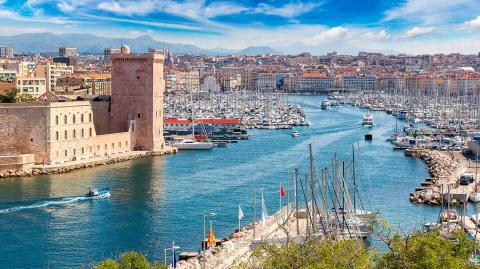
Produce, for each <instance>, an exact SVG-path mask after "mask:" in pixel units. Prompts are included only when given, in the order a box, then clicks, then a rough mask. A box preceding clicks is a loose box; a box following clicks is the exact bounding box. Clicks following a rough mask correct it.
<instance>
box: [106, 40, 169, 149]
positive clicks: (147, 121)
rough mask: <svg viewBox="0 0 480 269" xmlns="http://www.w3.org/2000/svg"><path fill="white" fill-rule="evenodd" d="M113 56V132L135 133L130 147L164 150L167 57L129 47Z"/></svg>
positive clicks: (123, 48)
mask: <svg viewBox="0 0 480 269" xmlns="http://www.w3.org/2000/svg"><path fill="white" fill-rule="evenodd" d="M121 52H122V53H119V54H114V55H112V100H111V110H110V116H111V131H112V132H126V131H128V130H129V128H130V129H131V130H132V131H133V132H132V136H133V137H132V145H131V147H132V148H134V149H137V150H147V151H161V150H162V148H163V147H164V144H165V142H164V139H163V92H164V90H165V80H164V78H163V61H164V56H163V55H161V54H155V53H147V54H130V49H129V48H128V46H122V49H121Z"/></svg>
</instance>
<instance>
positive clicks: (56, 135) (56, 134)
mask: <svg viewBox="0 0 480 269" xmlns="http://www.w3.org/2000/svg"><path fill="white" fill-rule="evenodd" d="M55 139H56V140H57V141H58V131H56V132H55Z"/></svg>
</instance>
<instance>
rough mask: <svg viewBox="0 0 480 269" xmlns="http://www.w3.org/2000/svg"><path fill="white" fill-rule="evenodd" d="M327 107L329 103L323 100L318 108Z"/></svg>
mask: <svg viewBox="0 0 480 269" xmlns="http://www.w3.org/2000/svg"><path fill="white" fill-rule="evenodd" d="M329 105H330V102H328V100H323V101H322V104H321V105H320V108H321V109H327V108H328V106H329Z"/></svg>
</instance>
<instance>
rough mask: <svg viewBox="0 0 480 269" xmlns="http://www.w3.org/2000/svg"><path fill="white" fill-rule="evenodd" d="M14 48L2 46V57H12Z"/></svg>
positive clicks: (0, 50)
mask: <svg viewBox="0 0 480 269" xmlns="http://www.w3.org/2000/svg"><path fill="white" fill-rule="evenodd" d="M12 57H13V48H10V47H7V46H0V58H12Z"/></svg>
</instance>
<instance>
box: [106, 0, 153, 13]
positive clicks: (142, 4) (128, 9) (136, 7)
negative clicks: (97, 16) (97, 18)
mask: <svg viewBox="0 0 480 269" xmlns="http://www.w3.org/2000/svg"><path fill="white" fill-rule="evenodd" d="M97 8H98V9H100V10H104V11H108V12H112V13H115V14H119V15H126V16H132V15H146V14H150V13H152V12H154V11H155V10H156V2H154V1H122V2H119V1H109V2H100V3H98V5H97Z"/></svg>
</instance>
